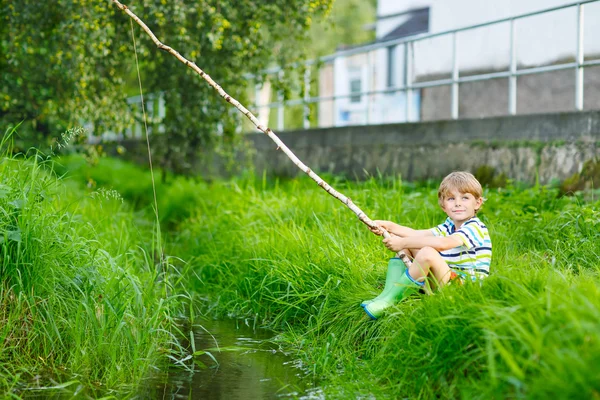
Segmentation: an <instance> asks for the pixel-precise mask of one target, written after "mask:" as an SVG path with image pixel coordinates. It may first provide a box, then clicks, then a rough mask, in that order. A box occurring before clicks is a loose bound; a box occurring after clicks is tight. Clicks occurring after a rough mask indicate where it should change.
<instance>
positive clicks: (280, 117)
mask: <svg viewBox="0 0 600 400" xmlns="http://www.w3.org/2000/svg"><path fill="white" fill-rule="evenodd" d="M282 79H283V70H281V71H279V81H280V83H281V80H282ZM284 106H285V104H284V103H283V91H282V90H279V91H278V92H277V130H278V131H280V132H281V131H283V130H284V129H285V122H284V119H285V115H284Z"/></svg>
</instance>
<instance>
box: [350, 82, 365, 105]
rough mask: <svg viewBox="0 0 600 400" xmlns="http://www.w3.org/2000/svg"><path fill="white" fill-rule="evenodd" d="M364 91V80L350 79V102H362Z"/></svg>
mask: <svg viewBox="0 0 600 400" xmlns="http://www.w3.org/2000/svg"><path fill="white" fill-rule="evenodd" d="M361 91H362V82H361V80H360V78H354V79H352V80H350V94H351V96H350V103H360V100H361V94H360V92H361Z"/></svg>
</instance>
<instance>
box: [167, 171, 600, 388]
mask: <svg viewBox="0 0 600 400" xmlns="http://www.w3.org/2000/svg"><path fill="white" fill-rule="evenodd" d="M189 185H190V189H189V190H193V191H194V192H196V193H201V195H200V196H199V199H200V200H199V202H198V204H197V208H196V209H195V211H194V213H193V215H192V217H191V218H190V219H188V220H187V221H185V222H184V223H182V224H181V225H180V227H179V229H178V234H177V246H176V249H177V250H173V251H174V252H175V253H177V254H178V255H181V256H183V257H184V258H186V259H189V261H190V263H192V265H193V266H194V268H195V270H196V271H197V273H198V275H199V279H196V280H191V281H190V282H195V283H194V285H195V290H196V291H198V292H202V293H204V294H205V296H208V298H209V300H207V302H206V304H205V308H208V309H212V310H214V312H215V313H217V314H220V315H223V316H225V315H227V316H232V315H233V316H246V317H254V318H257V319H259V320H261V321H263V322H264V323H265V324H267V325H269V326H271V327H273V328H275V329H277V330H278V331H280V332H283V333H284V334H283V336H282V341H283V342H284V343H285V344H288V345H290V344H291V345H292V346H294V347H295V348H296V349H297V351H298V352H299V354H300V355H301V357H302V358H303V361H304V365H306V366H308V367H307V368H308V369H309V370H310V372H311V373H313V374H315V376H318V377H320V378H322V379H323V380H324V390H325V393H327V394H328V395H329V396H331V397H332V398H356V397H360V396H363V397H368V396H369V395H374V396H375V397H376V398H404V397H407V398H415V397H422V398H457V397H461V398H472V397H477V398H507V397H519V398H521V397H523V398H547V397H550V396H552V397H560V398H570V397H583V398H591V397H593V396H597V395H598V393H600V383H599V382H600V381H599V380H598V379H597V378H598V376H599V375H600V367H599V365H600V363H599V361H600V329H599V327H600V311H599V310H600V300H599V299H600V285H599V283H600V280H599V276H598V271H599V265H600V263H599V262H598V256H599V254H600V240H599V239H600V212H598V205H599V203H598V201H597V200H596V202H593V203H587V202H584V201H583V200H582V197H581V196H579V197H559V195H558V194H559V193H558V189H553V188H546V187H534V188H530V189H517V188H515V187H514V186H512V185H511V184H509V185H508V186H507V187H506V188H504V189H496V190H488V192H487V193H486V196H487V197H488V198H489V200H488V202H487V203H486V205H485V207H484V211H483V212H482V214H481V215H482V218H483V219H484V221H485V222H486V223H487V224H488V226H489V227H490V230H491V232H492V235H493V240H494V262H493V275H492V276H491V277H490V278H489V279H488V280H486V282H485V283H484V285H483V286H482V287H479V286H476V285H470V286H467V287H452V288H448V289H445V290H444V291H442V292H440V293H438V294H436V295H435V296H431V297H421V298H419V297H415V298H413V299H411V300H410V301H407V302H405V303H403V304H400V305H398V306H397V307H395V308H394V310H393V311H392V312H391V313H390V314H389V315H387V316H386V317H385V318H383V319H382V320H381V321H375V322H373V321H370V320H369V319H368V318H367V317H366V315H365V314H364V312H363V311H362V309H361V308H360V307H359V306H358V304H359V303H360V301H361V300H363V299H367V298H371V297H373V296H374V295H376V294H377V293H378V292H379V291H380V290H381V288H382V286H383V278H384V276H385V265H386V260H387V258H388V257H390V256H391V254H390V253H389V252H386V251H385V250H383V246H382V245H381V243H380V242H379V239H378V238H376V237H374V236H373V235H372V234H371V233H370V232H369V231H368V230H367V229H366V228H365V227H364V226H362V224H360V223H359V222H357V221H356V219H355V218H354V217H353V214H352V213H351V212H349V210H347V209H345V207H343V206H342V205H340V204H339V203H338V202H337V200H334V199H332V198H330V196H328V195H326V194H325V193H323V191H322V190H321V189H320V188H318V187H317V186H316V185H314V183H312V182H311V181H309V180H308V179H304V178H303V179H298V180H292V181H289V182H285V183H278V182H275V183H272V184H268V183H266V182H264V181H263V182H260V181H252V180H247V181H234V182H230V183H216V184H212V185H210V186H208V187H206V186H205V187H202V186H195V185H194V184H192V183H190V184H189ZM334 186H338V187H339V188H340V189H342V190H343V191H344V192H345V193H346V194H347V195H348V196H349V197H351V198H352V199H353V201H354V202H355V203H357V204H359V205H360V206H361V207H362V208H363V210H365V211H367V213H368V214H369V215H370V216H371V217H373V218H384V219H393V220H397V221H399V222H401V223H404V224H409V225H411V226H415V227H417V228H425V227H431V226H433V225H435V224H437V223H439V222H440V221H442V220H443V214H442V212H441V210H439V207H438V205H437V202H436V188H435V186H424V187H415V186H414V185H410V184H407V183H404V182H402V181H401V180H399V179H395V180H378V179H372V180H370V181H368V182H366V183H362V184H350V183H346V182H335V183H334Z"/></svg>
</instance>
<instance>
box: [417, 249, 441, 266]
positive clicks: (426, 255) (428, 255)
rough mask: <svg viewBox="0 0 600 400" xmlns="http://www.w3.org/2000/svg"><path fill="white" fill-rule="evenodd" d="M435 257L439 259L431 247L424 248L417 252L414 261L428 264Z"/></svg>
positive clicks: (436, 252)
mask: <svg viewBox="0 0 600 400" xmlns="http://www.w3.org/2000/svg"><path fill="white" fill-rule="evenodd" d="M436 257H439V253H438V251H437V250H436V249H434V248H433V247H429V246H426V247H423V248H422V249H421V250H419V254H417V257H416V260H417V261H420V262H430V261H432V260H434V259H435V258H436Z"/></svg>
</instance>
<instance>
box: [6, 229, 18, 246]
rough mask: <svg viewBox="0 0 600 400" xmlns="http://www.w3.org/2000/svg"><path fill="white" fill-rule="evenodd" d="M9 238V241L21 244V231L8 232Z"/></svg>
mask: <svg viewBox="0 0 600 400" xmlns="http://www.w3.org/2000/svg"><path fill="white" fill-rule="evenodd" d="M6 236H8V240H12V241H13V242H17V243H21V230H20V229H17V230H16V231H8V232H7V233H6Z"/></svg>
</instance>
